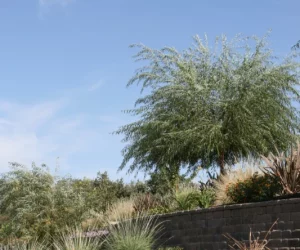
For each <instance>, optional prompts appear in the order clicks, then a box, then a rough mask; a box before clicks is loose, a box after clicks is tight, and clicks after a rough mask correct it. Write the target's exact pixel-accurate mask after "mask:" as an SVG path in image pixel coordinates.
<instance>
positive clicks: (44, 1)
mask: <svg viewBox="0 0 300 250" xmlns="http://www.w3.org/2000/svg"><path fill="white" fill-rule="evenodd" d="M73 2H75V0H39V5H40V6H42V7H45V6H51V5H60V6H67V5H69V4H71V3H73Z"/></svg>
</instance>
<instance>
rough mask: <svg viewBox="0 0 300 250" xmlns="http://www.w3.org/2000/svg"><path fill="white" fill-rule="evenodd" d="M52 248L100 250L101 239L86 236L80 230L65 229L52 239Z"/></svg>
mask: <svg viewBox="0 0 300 250" xmlns="http://www.w3.org/2000/svg"><path fill="white" fill-rule="evenodd" d="M53 245H54V250H100V249H102V248H101V246H102V245H103V239H102V238H101V237H100V238H98V237H94V238H91V237H87V236H86V235H85V234H84V233H83V231H82V230H80V229H78V228H76V229H74V230H67V231H66V232H65V233H63V234H61V235H60V237H58V238H57V239H56V240H55V241H54V244H53Z"/></svg>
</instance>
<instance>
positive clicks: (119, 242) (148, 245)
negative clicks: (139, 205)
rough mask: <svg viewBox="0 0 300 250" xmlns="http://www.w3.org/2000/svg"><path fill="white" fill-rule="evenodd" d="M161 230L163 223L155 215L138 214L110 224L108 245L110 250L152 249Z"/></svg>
mask: <svg viewBox="0 0 300 250" xmlns="http://www.w3.org/2000/svg"><path fill="white" fill-rule="evenodd" d="M161 230H162V224H161V223H158V222H157V220H156V219H155V217H153V216H145V215H144V214H138V215H137V216H136V217H135V219H129V220H119V223H118V224H115V225H110V228H109V231H110V235H109V236H108V238H107V241H106V247H107V249H108V250H151V249H153V247H154V246H155V245H156V239H157V236H158V235H159V233H160V232H161Z"/></svg>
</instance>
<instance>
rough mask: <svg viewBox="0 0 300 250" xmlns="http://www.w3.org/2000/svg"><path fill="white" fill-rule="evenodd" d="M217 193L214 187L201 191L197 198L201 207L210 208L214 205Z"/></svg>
mask: <svg viewBox="0 0 300 250" xmlns="http://www.w3.org/2000/svg"><path fill="white" fill-rule="evenodd" d="M215 197H216V193H215V190H214V189H213V188H204V189H202V190H201V191H199V193H198V195H197V197H196V200H197V202H198V206H199V207H200V208H208V207H210V206H212V205H213V203H214V201H215Z"/></svg>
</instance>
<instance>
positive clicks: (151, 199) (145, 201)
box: [133, 193, 159, 213]
mask: <svg viewBox="0 0 300 250" xmlns="http://www.w3.org/2000/svg"><path fill="white" fill-rule="evenodd" d="M158 205H159V199H158V198H157V197H156V196H154V195H153V194H150V193H147V194H142V195H139V196H137V197H135V198H134V204H133V208H134V211H135V212H136V213H142V212H146V211H148V210H150V209H153V208H155V207H157V206H158Z"/></svg>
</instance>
